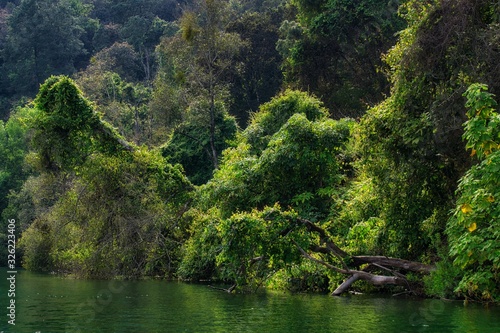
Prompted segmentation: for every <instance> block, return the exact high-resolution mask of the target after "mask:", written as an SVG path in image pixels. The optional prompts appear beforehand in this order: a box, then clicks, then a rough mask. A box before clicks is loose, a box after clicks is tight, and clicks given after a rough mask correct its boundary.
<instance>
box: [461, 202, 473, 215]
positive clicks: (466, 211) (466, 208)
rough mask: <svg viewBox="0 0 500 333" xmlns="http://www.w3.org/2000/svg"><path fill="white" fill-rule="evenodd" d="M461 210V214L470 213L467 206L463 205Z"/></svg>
mask: <svg viewBox="0 0 500 333" xmlns="http://www.w3.org/2000/svg"><path fill="white" fill-rule="evenodd" d="M461 209H462V213H464V214H467V213H470V212H472V207H471V205H469V204H463V205H462V208H461Z"/></svg>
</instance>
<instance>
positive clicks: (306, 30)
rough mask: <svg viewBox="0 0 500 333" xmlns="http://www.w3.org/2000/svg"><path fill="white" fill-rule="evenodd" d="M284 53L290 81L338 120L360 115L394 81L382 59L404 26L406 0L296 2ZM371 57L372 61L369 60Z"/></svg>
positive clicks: (285, 24) (284, 29) (282, 45)
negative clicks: (401, 13) (389, 78)
mask: <svg viewBox="0 0 500 333" xmlns="http://www.w3.org/2000/svg"><path fill="white" fill-rule="evenodd" d="M289 3H291V4H292V5H294V6H295V7H296V10H297V15H296V19H295V22H290V21H284V22H283V25H282V34H283V36H282V39H281V40H280V42H279V44H278V49H279V51H280V52H281V54H282V56H283V57H284V65H283V67H284V69H285V77H286V81H287V83H289V84H291V85H292V86H294V87H298V88H300V89H306V88H307V89H310V90H311V91H312V92H314V93H315V94H317V95H318V96H321V97H322V99H323V101H325V103H326V105H327V106H328V107H329V108H330V109H331V110H332V113H333V114H334V116H335V117H336V118H341V117H346V116H350V117H353V116H359V115H362V114H363V113H364V110H365V108H366V107H365V105H366V104H368V105H373V104H374V103H377V102H379V101H380V100H382V98H383V95H384V94H385V93H387V91H388V83H387V81H386V79H385V77H384V76H383V74H382V73H381V71H380V68H382V67H383V63H382V62H381V60H380V56H381V55H382V53H384V52H386V51H387V50H388V49H389V48H390V47H391V46H392V45H393V43H394V42H395V41H396V39H395V36H394V34H395V33H396V32H397V31H399V30H400V29H402V28H403V26H404V22H403V21H402V20H401V18H399V17H398V16H397V7H398V5H399V3H400V1H384V2H382V3H381V2H380V1H377V0H361V1H351V0H321V1H308V0H304V1H303V0H291V1H289ZM367 59H370V60H369V61H367Z"/></svg>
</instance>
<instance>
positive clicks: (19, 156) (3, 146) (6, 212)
mask: <svg viewBox="0 0 500 333" xmlns="http://www.w3.org/2000/svg"><path fill="white" fill-rule="evenodd" d="M35 112H36V111H35V110H34V109H33V108H29V107H25V108H18V109H17V110H15V111H14V112H13V113H11V116H10V118H9V120H8V121H7V122H6V123H4V122H3V121H1V120H0V156H2V159H1V160H0V216H1V218H2V220H1V222H0V249H1V250H0V266H2V265H4V264H5V265H6V263H7V261H6V260H7V234H6V232H7V224H8V223H7V222H8V220H9V219H16V218H17V216H18V215H16V214H14V212H12V211H11V210H10V209H7V207H8V205H9V202H10V201H11V200H12V199H11V197H12V196H13V195H14V193H15V192H17V191H18V190H19V189H20V188H21V187H22V185H23V182H24V181H25V180H26V178H27V177H28V175H29V173H30V172H29V170H28V169H27V167H26V165H25V163H24V159H25V156H26V154H27V153H28V140H27V138H26V137H27V133H28V119H29V118H30V117H31V116H33V114H34V113H35ZM16 231H17V236H19V234H20V230H19V227H18V228H17V229H16ZM20 255H21V253H19V256H20Z"/></svg>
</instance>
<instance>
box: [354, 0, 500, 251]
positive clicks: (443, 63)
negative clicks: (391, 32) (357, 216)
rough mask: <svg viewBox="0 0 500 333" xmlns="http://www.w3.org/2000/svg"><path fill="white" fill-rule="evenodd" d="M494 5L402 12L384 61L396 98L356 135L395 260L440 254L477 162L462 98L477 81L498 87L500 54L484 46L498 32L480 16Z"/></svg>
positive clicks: (431, 6) (415, 4) (422, 4)
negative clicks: (465, 130) (466, 134)
mask: <svg viewBox="0 0 500 333" xmlns="http://www.w3.org/2000/svg"><path fill="white" fill-rule="evenodd" d="M489 6H492V4H491V2H488V1H486V2H474V3H473V4H472V3H470V2H469V1H462V0H461V1H458V2H453V1H408V2H407V3H406V4H405V5H404V6H403V7H402V8H401V13H402V15H403V16H404V17H405V18H406V19H407V21H408V27H407V28H406V29H405V30H403V31H402V32H401V34H400V36H401V37H400V39H399V41H398V43H397V44H396V46H394V47H393V48H392V49H391V50H390V52H388V54H387V55H386V56H385V60H386V62H387V63H388V65H389V66H390V71H389V74H390V80H391V82H392V84H393V87H392V91H391V96H390V97H388V98H387V99H386V100H385V101H384V102H382V103H380V104H379V105H377V106H376V107H373V108H371V109H369V110H368V112H367V114H366V116H364V117H363V119H362V121H361V123H360V126H359V132H358V133H357V134H356V135H357V140H356V142H357V143H358V148H357V149H358V152H359V154H360V156H361V161H360V163H359V165H360V172H361V174H362V175H364V177H367V178H369V179H371V182H372V183H373V186H374V192H373V193H374V194H375V196H376V198H377V199H376V201H377V203H376V206H377V208H378V209H379V212H378V213H377V215H375V216H376V217H379V218H381V219H382V220H384V221H385V226H386V228H385V230H383V231H382V233H381V237H380V240H381V243H382V244H385V245H386V246H384V248H385V250H386V253H387V254H389V255H393V256H401V257H405V258H417V257H418V256H421V255H422V254H424V253H425V252H426V251H429V250H430V251H435V249H432V243H433V242H435V241H436V240H438V239H439V238H441V237H442V236H443V230H444V228H445V223H444V221H446V219H447V216H448V211H449V209H451V207H452V205H453V202H454V200H455V194H454V189H455V188H456V183H457V181H458V179H459V178H460V177H461V176H462V175H463V173H464V172H465V170H466V169H467V168H468V166H469V165H470V163H471V161H470V157H469V156H467V154H465V150H464V144H463V142H462V138H461V136H462V126H461V124H462V123H463V121H464V118H465V113H466V110H465V109H464V107H463V100H462V96H461V95H462V92H463V91H464V90H465V86H466V85H468V82H470V81H471V80H473V79H474V80H481V81H483V80H485V82H489V83H490V82H491V83H493V85H494V87H495V89H497V87H499V85H498V82H497V79H496V78H494V77H493V76H492V73H495V72H496V71H498V69H497V66H496V65H495V63H496V61H495V60H493V59H494V57H495V56H497V55H496V51H495V50H493V49H489V48H487V49H486V50H482V51H481V48H480V47H478V45H479V44H481V43H486V44H488V43H490V41H492V40H493V39H494V37H493V36H492V35H491V34H490V33H491V31H497V30H496V29H497V28H498V27H497V26H496V25H495V24H493V23H492V22H489V21H488V19H487V18H486V17H482V16H480V15H476V14H477V13H479V12H482V10H484V9H485V8H487V7H489ZM449 31H456V32H457V33H456V34H453V35H450V34H449V33H448V32H449ZM458 31H460V32H458ZM479 41H481V42H479ZM478 43H479V44H478ZM486 44H481V45H486ZM367 218H369V216H368V217H367Z"/></svg>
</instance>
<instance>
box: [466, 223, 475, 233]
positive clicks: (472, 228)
mask: <svg viewBox="0 0 500 333" xmlns="http://www.w3.org/2000/svg"><path fill="white" fill-rule="evenodd" d="M467 229H469V232H473V231H474V230H476V229H477V224H476V222H472V224H471V225H470V226H469V228H467Z"/></svg>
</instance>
